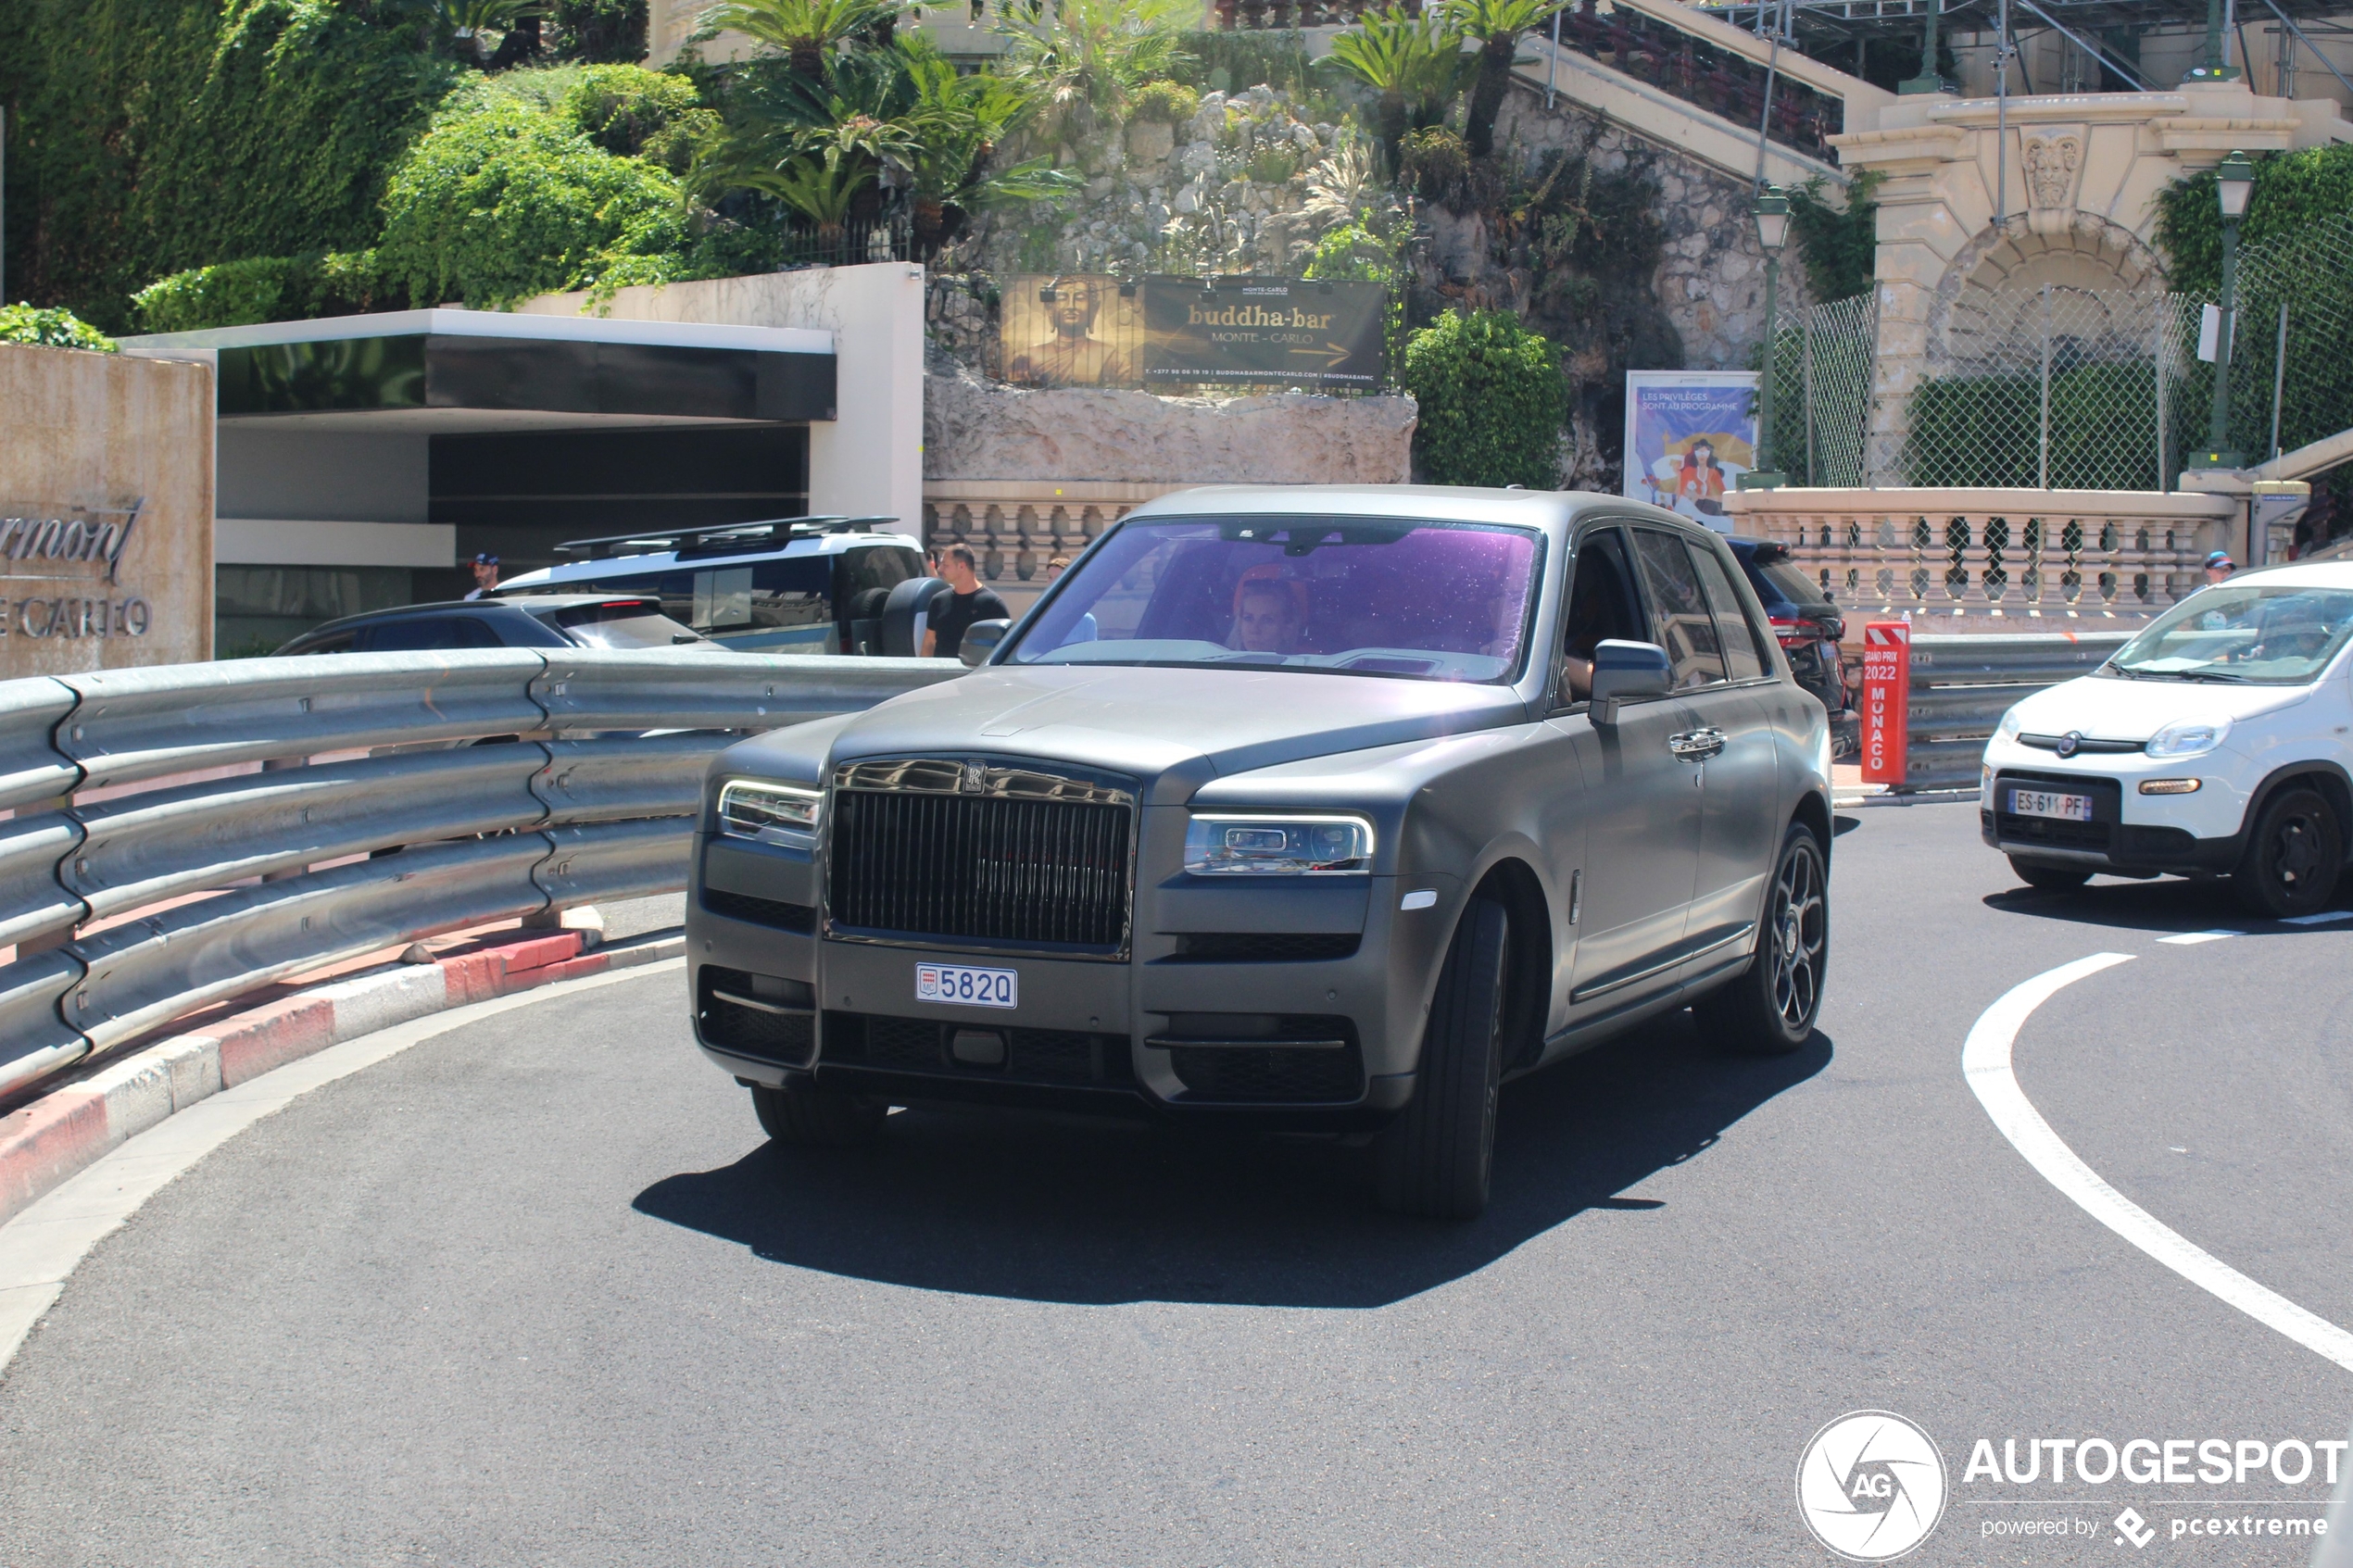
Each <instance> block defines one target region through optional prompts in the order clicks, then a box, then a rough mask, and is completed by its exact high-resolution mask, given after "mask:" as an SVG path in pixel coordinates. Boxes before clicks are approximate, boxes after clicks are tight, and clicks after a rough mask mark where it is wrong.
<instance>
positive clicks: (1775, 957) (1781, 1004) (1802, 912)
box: [1692, 822, 1831, 1056]
mask: <svg viewBox="0 0 2353 1568" xmlns="http://www.w3.org/2000/svg"><path fill="white" fill-rule="evenodd" d="M1830 948H1831V903H1830V862H1829V860H1828V859H1825V858H1824V857H1823V854H1822V841H1821V840H1820V839H1818V838H1817V837H1815V836H1814V830H1813V829H1812V828H1809V827H1807V826H1806V824H1805V823H1803V822H1793V823H1792V824H1790V830H1789V834H1788V836H1786V837H1784V838H1783V839H1782V840H1781V852H1780V857H1779V858H1778V859H1775V860H1774V862H1773V877H1772V881H1771V882H1770V883H1769V884H1768V885H1767V887H1766V891H1765V920H1764V922H1763V923H1762V925H1761V926H1760V927H1759V929H1758V932H1757V941H1756V956H1755V958H1754V959H1752V960H1750V961H1749V966H1748V968H1746V969H1744V970H1743V971H1742V972H1741V973H1740V975H1739V977H1738V978H1736V979H1734V980H1733V981H1732V982H1731V983H1730V984H1729V985H1725V986H1723V987H1722V988H1720V989H1718V990H1716V991H1712V992H1710V993H1708V994H1707V995H1706V996H1705V997H1701V998H1700V999H1699V1000H1698V1001H1697V1002H1695V1003H1693V1004H1692V1017H1693V1018H1695V1019H1697V1020H1698V1021H1699V1026H1700V1029H1701V1031H1702V1032H1703V1033H1704V1034H1705V1035H1709V1036H1711V1037H1712V1038H1713V1039H1714V1040H1715V1041H1716V1043H1717V1044H1718V1045H1720V1046H1723V1047H1727V1048H1729V1049H1731V1050H1736V1051H1743V1052H1747V1053H1749V1054H1752V1055H1760V1056H1782V1055H1786V1054H1787V1053H1789V1052H1791V1051H1793V1050H1795V1049H1797V1048H1798V1047H1801V1046H1803V1045H1804V1044H1806V1041H1808V1040H1810V1039H1812V1038H1813V1037H1814V1021H1815V1020H1816V1019H1817V1018H1818V1017H1819V1016H1820V1014H1821V1010H1822V982H1823V979H1824V978H1825V976H1826V974H1827V972H1828V970H1829V965H1830Z"/></svg>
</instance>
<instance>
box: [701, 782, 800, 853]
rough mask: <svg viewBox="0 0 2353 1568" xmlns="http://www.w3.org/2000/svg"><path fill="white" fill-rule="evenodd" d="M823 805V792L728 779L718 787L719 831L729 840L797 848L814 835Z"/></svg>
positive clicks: (796, 786) (793, 785) (791, 786)
mask: <svg viewBox="0 0 2353 1568" xmlns="http://www.w3.org/2000/svg"><path fill="white" fill-rule="evenodd" d="M824 803H825V797H824V794H823V793H822V792H820V791H818V790H813V789H803V788H801V787H800V786H799V785H798V784H754V783H752V782H751V781H750V780H749V779H730V780H728V781H727V783H725V784H722V785H721V786H720V788H719V831H720V832H721V833H723V834H726V835H727V836H728V837H730V838H750V839H757V840H759V841H760V842H761V843H763V844H789V845H793V846H795V847H801V846H805V845H807V844H808V842H809V840H810V837H811V835H812V834H815V833H816V831H817V814H818V811H819V810H820V809H821V808H823V807H824Z"/></svg>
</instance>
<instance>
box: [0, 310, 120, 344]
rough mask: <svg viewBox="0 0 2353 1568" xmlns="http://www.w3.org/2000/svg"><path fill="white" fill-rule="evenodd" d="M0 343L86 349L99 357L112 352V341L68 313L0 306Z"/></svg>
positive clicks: (67, 311) (104, 334)
mask: <svg viewBox="0 0 2353 1568" xmlns="http://www.w3.org/2000/svg"><path fill="white" fill-rule="evenodd" d="M0 343H31V344H38V345H41V346H42V347H44V348H87V349H90V350H92V351H94V352H95V353H99V354H112V353H113V352H114V351H115V343H114V339H112V338H110V337H108V336H107V334H106V333H104V332H100V331H99V330H98V329H97V328H95V327H94V326H92V325H91V324H90V323H89V322H87V321H85V320H82V318H81V317H79V316H76V315H75V314H74V313H73V312H72V311H70V310H56V309H47V310H44V309H42V308H40V307H37V306H31V305H0Z"/></svg>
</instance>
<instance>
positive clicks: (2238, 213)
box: [2190, 152, 2255, 469]
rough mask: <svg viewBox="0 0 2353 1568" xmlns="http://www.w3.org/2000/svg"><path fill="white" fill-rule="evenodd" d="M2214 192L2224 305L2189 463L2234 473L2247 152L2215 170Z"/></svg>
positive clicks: (2249, 190)
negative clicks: (2199, 446)
mask: <svg viewBox="0 0 2353 1568" xmlns="http://www.w3.org/2000/svg"><path fill="white" fill-rule="evenodd" d="M2214 190H2215V194H2216V196H2217V198H2218V199H2219V200H2220V202H2221V208H2222V304H2221V320H2219V321H2218V322H2217V323H2216V326H2215V331H2214V401H2213V404H2212V406H2211V407H2210V408H2209V409H2208V413H2207V420H2206V450H2205V451H2203V452H2200V453H2198V454H2197V455H2196V457H2194V458H2191V459H2190V467H2192V468H2194V469H2234V468H2237V467H2239V466H2240V462H2239V455H2238V454H2237V453H2236V452H2233V451H2232V450H2230V448H2228V447H2227V446H2225V445H2223V443H2224V442H2226V441H2228V440H2229V439H2230V435H2231V339H2232V337H2233V335H2234V334H2233V332H2232V331H2231V329H2232V327H2233V324H2234V323H2233V320H2232V319H2231V318H2232V313H2233V311H2234V310H2236V309H2237V307H2238V287H2239V220H2241V219H2243V218H2245V217H2246V198H2247V197H2248V196H2249V195H2250V194H2253V192H2254V190H2255V166H2254V165H2253V164H2251V163H2249V162H2248V161H2247V160H2246V154H2245V153H2239V152H2234V153H2233V154H2232V155H2231V156H2230V157H2226V158H2224V159H2223V160H2222V167H2221V168H2220V169H2216V170H2215V171H2214Z"/></svg>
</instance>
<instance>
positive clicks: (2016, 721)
mask: <svg viewBox="0 0 2353 1568" xmlns="http://www.w3.org/2000/svg"><path fill="white" fill-rule="evenodd" d="M2023 722H2024V721H2022V720H2020V718H2019V716H2018V709H2015V708H2013V709H2010V710H2009V711H2008V712H2007V713H2005V714H2003V715H2002V727H2001V728H2000V729H1998V730H1995V731H1994V738H1995V739H1997V740H2016V739H2018V732H2019V731H2020V728H2021V727H2023Z"/></svg>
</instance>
